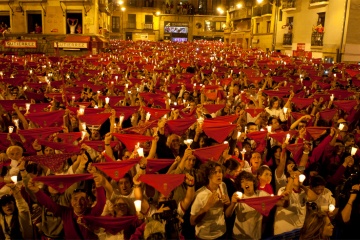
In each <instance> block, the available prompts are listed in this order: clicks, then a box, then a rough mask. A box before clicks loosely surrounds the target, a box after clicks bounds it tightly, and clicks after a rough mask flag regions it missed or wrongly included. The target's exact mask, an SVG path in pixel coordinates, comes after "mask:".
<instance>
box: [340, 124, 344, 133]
mask: <svg viewBox="0 0 360 240" xmlns="http://www.w3.org/2000/svg"><path fill="white" fill-rule="evenodd" d="M344 127H345V125H344V124H343V123H340V124H339V130H340V131H342V130H343V129H344Z"/></svg>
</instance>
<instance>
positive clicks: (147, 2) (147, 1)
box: [144, 0, 155, 7]
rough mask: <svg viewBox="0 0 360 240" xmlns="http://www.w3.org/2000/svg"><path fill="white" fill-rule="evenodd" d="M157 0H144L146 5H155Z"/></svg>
mask: <svg viewBox="0 0 360 240" xmlns="http://www.w3.org/2000/svg"><path fill="white" fill-rule="evenodd" d="M154 2H155V0H144V7H154Z"/></svg>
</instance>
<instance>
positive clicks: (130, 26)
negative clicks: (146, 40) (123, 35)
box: [126, 22, 136, 29]
mask: <svg viewBox="0 0 360 240" xmlns="http://www.w3.org/2000/svg"><path fill="white" fill-rule="evenodd" d="M126 28H128V29H136V22H127V23H126Z"/></svg>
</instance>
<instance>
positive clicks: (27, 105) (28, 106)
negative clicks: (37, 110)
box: [25, 103, 30, 112]
mask: <svg viewBox="0 0 360 240" xmlns="http://www.w3.org/2000/svg"><path fill="white" fill-rule="evenodd" d="M25 108H26V111H27V112H28V111H29V110H30V103H25Z"/></svg>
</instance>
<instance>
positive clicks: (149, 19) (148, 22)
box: [144, 15, 153, 29]
mask: <svg viewBox="0 0 360 240" xmlns="http://www.w3.org/2000/svg"><path fill="white" fill-rule="evenodd" d="M144 28H145V29H153V15H145V25H144Z"/></svg>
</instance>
